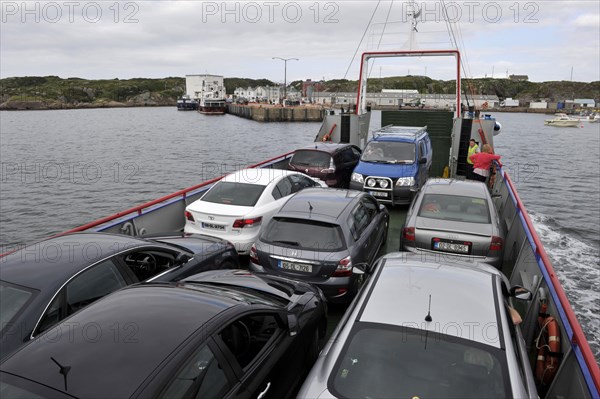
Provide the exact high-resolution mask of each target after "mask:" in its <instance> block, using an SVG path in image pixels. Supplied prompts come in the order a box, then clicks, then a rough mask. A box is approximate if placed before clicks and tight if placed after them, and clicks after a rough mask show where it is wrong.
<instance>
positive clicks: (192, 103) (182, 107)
mask: <svg viewBox="0 0 600 399" xmlns="http://www.w3.org/2000/svg"><path fill="white" fill-rule="evenodd" d="M197 109H198V101H196V100H194V99H192V98H190V97H189V96H181V97H180V98H179V99H178V100H177V110H178V111H196V110H197Z"/></svg>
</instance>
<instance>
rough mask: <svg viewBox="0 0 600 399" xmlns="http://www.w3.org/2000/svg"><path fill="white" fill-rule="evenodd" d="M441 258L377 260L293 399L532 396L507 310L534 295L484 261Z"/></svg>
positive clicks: (525, 359) (401, 255)
mask: <svg viewBox="0 0 600 399" xmlns="http://www.w3.org/2000/svg"><path fill="white" fill-rule="evenodd" d="M430 258H434V259H433V260H431V259H430ZM440 258H441V257H440V256H439V254H421V255H415V254H411V253H407V252H397V253H391V254H388V255H386V256H384V257H382V258H380V259H379V260H378V262H377V263H376V264H375V271H374V274H373V275H372V276H371V278H370V279H369V281H368V282H367V284H366V285H365V286H364V287H363V289H362V290H361V291H360V293H359V295H358V296H357V297H356V298H355V300H354V301H353V302H352V304H351V305H350V306H349V308H348V309H347V311H346V313H345V314H344V316H343V317H342V321H341V322H340V324H339V325H338V326H337V328H336V330H335V331H334V332H333V334H332V336H331V337H330V339H329V341H328V343H327V344H326V345H325V347H324V348H323V350H322V351H321V353H320V355H319V358H318V360H317V362H316V363H315V365H314V366H313V368H312V370H311V372H310V373H309V375H308V377H307V378H306V380H305V381H304V384H303V386H302V388H301V390H300V391H299V393H298V397H299V398H311V399H317V398H462V399H468V398H477V399H479V398H532V399H533V398H537V397H538V395H537V391H536V388H535V382H534V379H533V374H532V371H531V368H530V366H529V356H528V353H527V348H526V345H525V341H524V339H523V336H522V333H521V329H520V327H519V324H518V323H519V318H518V316H517V315H518V313H517V312H516V310H515V309H514V308H513V307H512V304H511V302H512V300H513V298H515V297H516V298H518V299H521V300H529V299H531V296H532V295H531V292H530V291H528V290H525V289H523V288H522V287H518V286H515V287H511V288H509V283H508V280H507V279H506V277H504V275H502V273H500V272H499V271H498V270H496V269H495V268H493V267H491V266H489V265H487V264H483V263H474V262H452V263H448V262H443V261H442V262H440V261H439V259H440ZM511 316H513V317H514V318H513V317H511Z"/></svg>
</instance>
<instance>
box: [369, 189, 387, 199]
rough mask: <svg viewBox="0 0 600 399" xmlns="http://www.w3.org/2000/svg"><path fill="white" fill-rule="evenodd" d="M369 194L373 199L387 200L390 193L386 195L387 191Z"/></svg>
mask: <svg viewBox="0 0 600 399" xmlns="http://www.w3.org/2000/svg"><path fill="white" fill-rule="evenodd" d="M369 194H371V195H372V196H373V197H378V198H387V196H388V193H386V192H385V191H369Z"/></svg>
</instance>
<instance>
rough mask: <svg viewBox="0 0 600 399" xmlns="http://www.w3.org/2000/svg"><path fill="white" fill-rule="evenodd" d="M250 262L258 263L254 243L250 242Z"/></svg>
mask: <svg viewBox="0 0 600 399" xmlns="http://www.w3.org/2000/svg"><path fill="white" fill-rule="evenodd" d="M250 262H252V263H254V264H255V265H260V263H259V261H258V252H257V251H256V245H254V244H252V247H250Z"/></svg>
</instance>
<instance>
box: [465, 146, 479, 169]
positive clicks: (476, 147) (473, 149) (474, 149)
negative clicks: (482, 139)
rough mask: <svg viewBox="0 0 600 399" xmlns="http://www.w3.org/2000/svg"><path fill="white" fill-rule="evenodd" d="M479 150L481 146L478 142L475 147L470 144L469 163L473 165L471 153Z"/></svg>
mask: <svg viewBox="0 0 600 399" xmlns="http://www.w3.org/2000/svg"><path fill="white" fill-rule="evenodd" d="M477 150H479V146H478V145H477V144H475V145H474V146H473V147H471V146H469V153H468V154H467V163H468V164H469V165H473V161H471V155H473V154H475V153H476V152H478V151H477Z"/></svg>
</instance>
